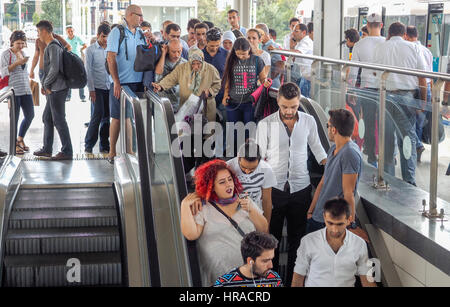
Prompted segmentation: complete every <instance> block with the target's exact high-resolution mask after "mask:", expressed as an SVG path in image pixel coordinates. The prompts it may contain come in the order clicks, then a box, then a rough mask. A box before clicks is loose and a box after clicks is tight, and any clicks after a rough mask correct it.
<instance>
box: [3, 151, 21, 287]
mask: <svg viewBox="0 0 450 307" xmlns="http://www.w3.org/2000/svg"><path fill="white" fill-rule="evenodd" d="M21 181H22V160H21V159H20V158H17V157H14V156H9V157H7V158H6V159H5V161H4V165H3V166H2V168H1V169H0V286H2V285H3V276H4V272H3V259H4V256H5V246H6V233H7V229H8V221H9V216H10V213H11V210H12V206H13V202H14V199H15V197H16V195H17V192H18V190H19V186H20V182H21Z"/></svg>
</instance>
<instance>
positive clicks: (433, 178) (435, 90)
mask: <svg viewBox="0 0 450 307" xmlns="http://www.w3.org/2000/svg"><path fill="white" fill-rule="evenodd" d="M274 54H277V55H283V56H285V57H287V58H288V61H287V63H288V65H287V68H286V76H287V80H286V81H288V82H290V81H291V75H292V74H291V64H293V61H292V60H294V59H295V58H301V59H306V60H312V61H313V62H312V64H311V70H312V77H311V79H312V80H311V91H312V92H314V89H315V88H316V84H315V78H314V77H315V76H316V75H315V72H316V70H317V68H318V65H319V64H320V63H330V64H336V65H340V66H341V68H340V78H341V80H340V81H341V82H342V83H341V87H340V99H339V101H340V107H341V108H345V104H346V99H347V88H348V73H347V71H348V69H349V68H350V67H356V68H365V69H370V70H377V71H381V72H382V74H381V78H380V80H379V81H380V87H379V91H380V95H379V120H378V122H379V124H378V125H379V134H378V135H379V137H378V139H379V153H378V172H377V175H376V184H375V185H374V186H375V187H377V188H379V189H387V186H386V182H385V179H384V166H385V151H384V149H385V127H386V96H387V90H386V80H387V77H388V75H389V74H401V75H407V76H414V77H418V78H427V79H431V80H433V87H432V99H431V105H432V128H431V140H432V141H431V168H430V190H429V195H430V197H429V206H430V209H429V211H428V212H427V213H426V214H425V215H426V216H427V217H429V218H443V213H442V211H441V212H440V213H438V211H437V189H438V186H437V178H438V149H439V117H440V110H439V108H440V105H441V102H442V101H443V98H442V95H443V87H444V85H445V82H450V75H449V74H444V73H435V72H427V71H421V70H416V69H405V68H402V67H396V66H387V65H379V64H372V63H363V62H351V61H344V60H338V59H332V58H326V57H321V56H315V55H305V54H300V53H297V52H290V51H281V50H273V51H271V55H274ZM329 70H330V71H331V69H329ZM330 71H329V72H328V73H330ZM377 75H378V74H377Z"/></svg>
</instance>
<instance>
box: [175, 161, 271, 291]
mask: <svg viewBox="0 0 450 307" xmlns="http://www.w3.org/2000/svg"><path fill="white" fill-rule="evenodd" d="M241 192H242V186H241V183H240V182H239V180H238V179H237V177H236V175H235V174H234V173H233V171H232V170H231V169H230V168H229V167H228V165H227V164H226V162H224V161H222V160H213V161H210V162H207V163H205V164H203V165H201V166H199V167H198V169H197V170H196V172H195V193H192V194H189V195H188V196H186V198H185V199H183V201H182V202H181V231H182V232H183V235H184V236H185V237H186V239H188V240H191V241H193V240H197V248H198V252H199V263H200V270H201V274H202V284H203V286H205V287H208V286H212V285H213V283H214V281H215V280H216V279H217V277H218V276H221V275H223V274H225V273H227V272H228V271H229V270H231V269H234V268H237V267H239V266H241V265H242V257H241V252H240V246H241V241H242V234H241V231H242V232H243V233H245V234H246V233H249V232H252V231H255V230H257V231H264V232H267V228H268V226H267V220H266V218H265V217H264V216H263V215H262V211H261V209H259V208H258V206H256V205H255V203H254V202H253V201H252V200H251V199H250V198H248V197H245V198H240V197H239V193H241ZM214 205H216V206H217V208H218V209H217V208H215V207H214ZM219 209H220V210H222V212H223V213H221V212H219ZM224 214H226V215H227V217H228V218H227V217H225V215H224ZM229 218H232V219H233V220H234V221H235V222H236V224H237V225H238V227H239V228H240V230H238V229H237V227H234V226H233V225H232V223H231V221H230V220H229Z"/></svg>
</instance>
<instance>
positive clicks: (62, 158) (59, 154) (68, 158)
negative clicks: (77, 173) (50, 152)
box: [52, 152, 73, 161]
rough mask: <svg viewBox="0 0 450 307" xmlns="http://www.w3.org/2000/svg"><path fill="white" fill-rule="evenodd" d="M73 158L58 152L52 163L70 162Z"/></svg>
mask: <svg viewBox="0 0 450 307" xmlns="http://www.w3.org/2000/svg"><path fill="white" fill-rule="evenodd" d="M72 159H73V156H69V155H66V154H65V153H62V152H58V153H57V154H56V156H53V157H52V160H54V161H62V160H72Z"/></svg>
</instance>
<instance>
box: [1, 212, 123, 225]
mask: <svg viewBox="0 0 450 307" xmlns="http://www.w3.org/2000/svg"><path fill="white" fill-rule="evenodd" d="M117 222H118V221H117V212H116V210H115V209H88V210H34V211H13V212H11V216H10V219H9V229H32V228H68V227H108V226H117Z"/></svg>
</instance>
